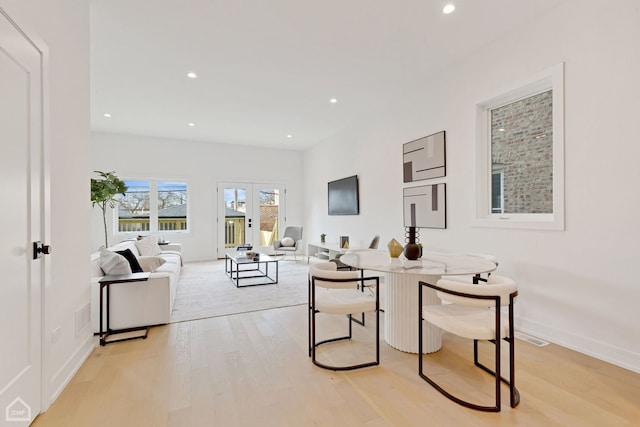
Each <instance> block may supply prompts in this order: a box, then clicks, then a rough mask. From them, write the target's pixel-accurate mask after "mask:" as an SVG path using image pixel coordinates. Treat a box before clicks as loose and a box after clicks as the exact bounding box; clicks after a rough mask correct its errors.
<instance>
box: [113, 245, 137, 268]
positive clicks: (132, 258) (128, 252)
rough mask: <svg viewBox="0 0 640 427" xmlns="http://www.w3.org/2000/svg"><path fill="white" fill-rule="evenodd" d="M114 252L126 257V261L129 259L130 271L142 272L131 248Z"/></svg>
mask: <svg viewBox="0 0 640 427" xmlns="http://www.w3.org/2000/svg"><path fill="white" fill-rule="evenodd" d="M116 253H117V254H120V255H122V256H123V257H125V258H126V259H127V261H129V265H130V266H131V272H132V273H142V267H140V264H139V263H138V259H137V258H136V256H135V255H134V254H133V252H131V249H125V250H123V251H116Z"/></svg>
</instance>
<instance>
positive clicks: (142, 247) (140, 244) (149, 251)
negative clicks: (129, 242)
mask: <svg viewBox="0 0 640 427" xmlns="http://www.w3.org/2000/svg"><path fill="white" fill-rule="evenodd" d="M136 248H138V252H140V255H141V256H156V255H160V253H161V252H162V249H160V246H159V245H158V242H157V241H156V238H155V237H154V236H147V237H144V238H142V239H140V240H137V241H136Z"/></svg>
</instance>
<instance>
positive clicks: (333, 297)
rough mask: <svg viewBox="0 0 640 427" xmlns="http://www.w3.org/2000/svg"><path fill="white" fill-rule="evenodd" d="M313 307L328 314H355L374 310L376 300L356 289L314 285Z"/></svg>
mask: <svg viewBox="0 0 640 427" xmlns="http://www.w3.org/2000/svg"><path fill="white" fill-rule="evenodd" d="M315 309H316V310H318V311H320V312H321V313H329V314H357V313H363V312H369V311H375V310H376V300H375V298H374V297H373V296H371V295H369V294H366V293H364V292H361V291H359V290H356V289H322V288H320V287H317V286H316V306H315Z"/></svg>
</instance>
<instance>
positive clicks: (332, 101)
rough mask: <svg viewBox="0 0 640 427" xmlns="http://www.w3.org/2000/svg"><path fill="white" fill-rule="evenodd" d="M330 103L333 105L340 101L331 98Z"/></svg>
mask: <svg viewBox="0 0 640 427" xmlns="http://www.w3.org/2000/svg"><path fill="white" fill-rule="evenodd" d="M329 102H330V103H332V104H335V103H336V102H338V100H337V99H335V98H331V99H330V100H329Z"/></svg>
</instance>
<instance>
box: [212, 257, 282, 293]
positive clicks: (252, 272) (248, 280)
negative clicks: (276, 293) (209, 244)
mask: <svg viewBox="0 0 640 427" xmlns="http://www.w3.org/2000/svg"><path fill="white" fill-rule="evenodd" d="M269 264H275V270H276V271H275V278H274V277H272V276H271V275H269ZM224 269H225V272H226V273H227V276H229V278H230V279H231V281H232V282H233V283H234V284H235V285H236V287H237V288H244V287H247V286H259V285H273V284H276V283H278V260H277V259H276V258H274V257H272V256H269V255H266V254H254V255H253V256H247V255H246V253H244V252H227V253H226V254H225V260H224ZM272 271H273V269H272ZM255 279H263V280H255ZM241 281H243V282H244V284H240V282H241Z"/></svg>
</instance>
